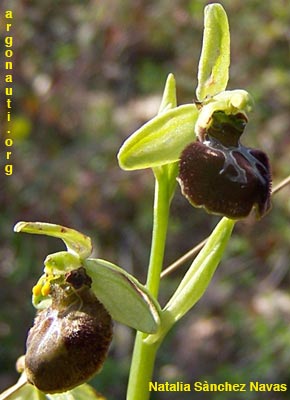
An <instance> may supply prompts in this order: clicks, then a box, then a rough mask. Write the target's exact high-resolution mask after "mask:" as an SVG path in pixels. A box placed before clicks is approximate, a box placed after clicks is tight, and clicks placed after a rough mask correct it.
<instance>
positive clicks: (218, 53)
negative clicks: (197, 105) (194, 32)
mask: <svg viewBox="0 0 290 400" xmlns="http://www.w3.org/2000/svg"><path fill="white" fill-rule="evenodd" d="M229 66H230V32H229V24H228V18H227V14H226V12H225V10H224V9H223V7H222V5H221V4H217V3H216V4H209V5H208V6H206V7H205V9H204V33H203V43H202V51H201V56H200V60H199V66H198V86H197V89H196V97H197V99H198V100H199V101H203V100H204V99H205V98H206V97H209V96H213V95H215V94H216V93H219V92H221V91H222V90H225V88H226V87H227V83H228V79H229Z"/></svg>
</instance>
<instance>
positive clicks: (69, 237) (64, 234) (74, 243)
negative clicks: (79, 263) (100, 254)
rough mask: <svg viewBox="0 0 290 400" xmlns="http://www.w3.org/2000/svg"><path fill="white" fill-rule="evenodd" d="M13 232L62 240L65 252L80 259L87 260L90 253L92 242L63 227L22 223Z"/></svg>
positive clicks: (39, 223) (78, 233)
mask: <svg viewBox="0 0 290 400" xmlns="http://www.w3.org/2000/svg"><path fill="white" fill-rule="evenodd" d="M14 231H15V232H26V233H33V234H36V235H47V236H53V237H56V238H59V239H62V240H63V241H64V243H65V245H66V247H67V250H68V251H69V252H71V253H74V254H76V255H78V256H79V257H80V258H87V257H89V255H90V254H91V252H92V242H91V239H90V238H89V237H88V236H85V235H83V234H82V233H80V232H78V231H76V230H74V229H70V228H66V227H65V226H61V225H56V224H49V223H44V222H24V221H22V222H18V223H17V224H16V225H15V227H14Z"/></svg>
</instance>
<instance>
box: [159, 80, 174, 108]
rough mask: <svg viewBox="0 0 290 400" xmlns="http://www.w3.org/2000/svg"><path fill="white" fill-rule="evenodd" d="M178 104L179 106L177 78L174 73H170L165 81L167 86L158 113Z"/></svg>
mask: <svg viewBox="0 0 290 400" xmlns="http://www.w3.org/2000/svg"><path fill="white" fill-rule="evenodd" d="M176 106H177V98H176V84H175V78H174V75H173V74H169V75H168V77H167V80H166V83H165V88H164V91H163V96H162V100H161V104H160V107H159V111H158V114H161V113H162V112H165V111H167V110H170V109H171V108H175V107H176Z"/></svg>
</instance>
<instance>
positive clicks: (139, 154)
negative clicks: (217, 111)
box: [118, 104, 198, 170]
mask: <svg viewBox="0 0 290 400" xmlns="http://www.w3.org/2000/svg"><path fill="white" fill-rule="evenodd" d="M197 115H198V111H197V108H196V106H195V104H186V105H183V106H180V107H176V108H173V109H169V110H168V111H164V112H162V113H161V114H158V115H157V116H156V117H154V118H153V119H151V120H150V121H149V122H147V123H146V124H145V125H143V126H142V127H141V128H140V129H138V130H137V131H136V132H135V133H133V134H132V135H131V136H130V137H129V138H128V139H127V140H126V141H125V142H124V144H123V145H122V147H121V149H120V151H119V153H118V161H119V165H120V167H121V168H122V169H124V170H138V169H144V168H154V167H159V166H161V165H165V164H169V163H172V162H175V161H178V160H179V156H180V154H181V152H182V150H183V149H184V148H185V147H186V146H187V145H188V144H189V143H191V142H192V141H193V140H194V139H195V134H194V125H195V122H196V119H197Z"/></svg>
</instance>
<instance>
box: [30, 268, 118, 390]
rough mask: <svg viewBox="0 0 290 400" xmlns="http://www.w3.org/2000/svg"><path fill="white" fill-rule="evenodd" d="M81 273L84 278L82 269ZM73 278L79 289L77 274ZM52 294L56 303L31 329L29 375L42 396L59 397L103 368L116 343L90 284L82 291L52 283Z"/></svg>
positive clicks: (39, 317)
mask: <svg viewBox="0 0 290 400" xmlns="http://www.w3.org/2000/svg"><path fill="white" fill-rule="evenodd" d="M80 270H82V271H81V272H80V273H81V275H82V276H83V277H85V278H86V277H87V275H84V268H81V269H80ZM87 278H88V279H87ZM87 278H86V279H85V282H89V277H87ZM69 280H72V281H74V282H77V283H76V286H77V287H78V288H79V287H80V275H79V274H77V275H69ZM51 295H52V305H51V306H50V307H48V308H47V309H45V310H42V311H40V312H39V313H38V315H37V316H36V318H35V321H34V325H33V327H32V328H31V329H30V331H29V334H28V338H27V343H26V346H27V351H26V355H25V372H26V375H27V379H28V381H29V382H30V383H32V384H33V385H35V386H36V387H37V388H38V389H39V390H41V391H42V392H45V393H58V392H64V391H67V390H70V389H72V388H73V387H75V386H78V385H80V384H81V383H83V382H85V381H87V380H88V379H89V378H91V377H92V376H93V375H94V374H95V373H97V372H98V371H99V370H100V368H101V367H102V365H103V362H104V360H105V358H106V355H107V351H108V348H109V345H110V342H111V339H112V320H111V317H110V315H109V314H108V312H107V311H106V310H105V308H104V306H103V305H102V304H101V303H100V302H99V301H98V299H97V298H96V297H95V296H94V294H93V293H92V292H91V290H90V289H89V287H88V286H87V284H86V283H84V285H83V286H82V287H81V288H80V289H79V290H76V289H75V288H74V287H73V286H71V285H70V284H68V283H66V282H65V283H64V284H63V285H57V284H54V286H53V287H52V294H51Z"/></svg>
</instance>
